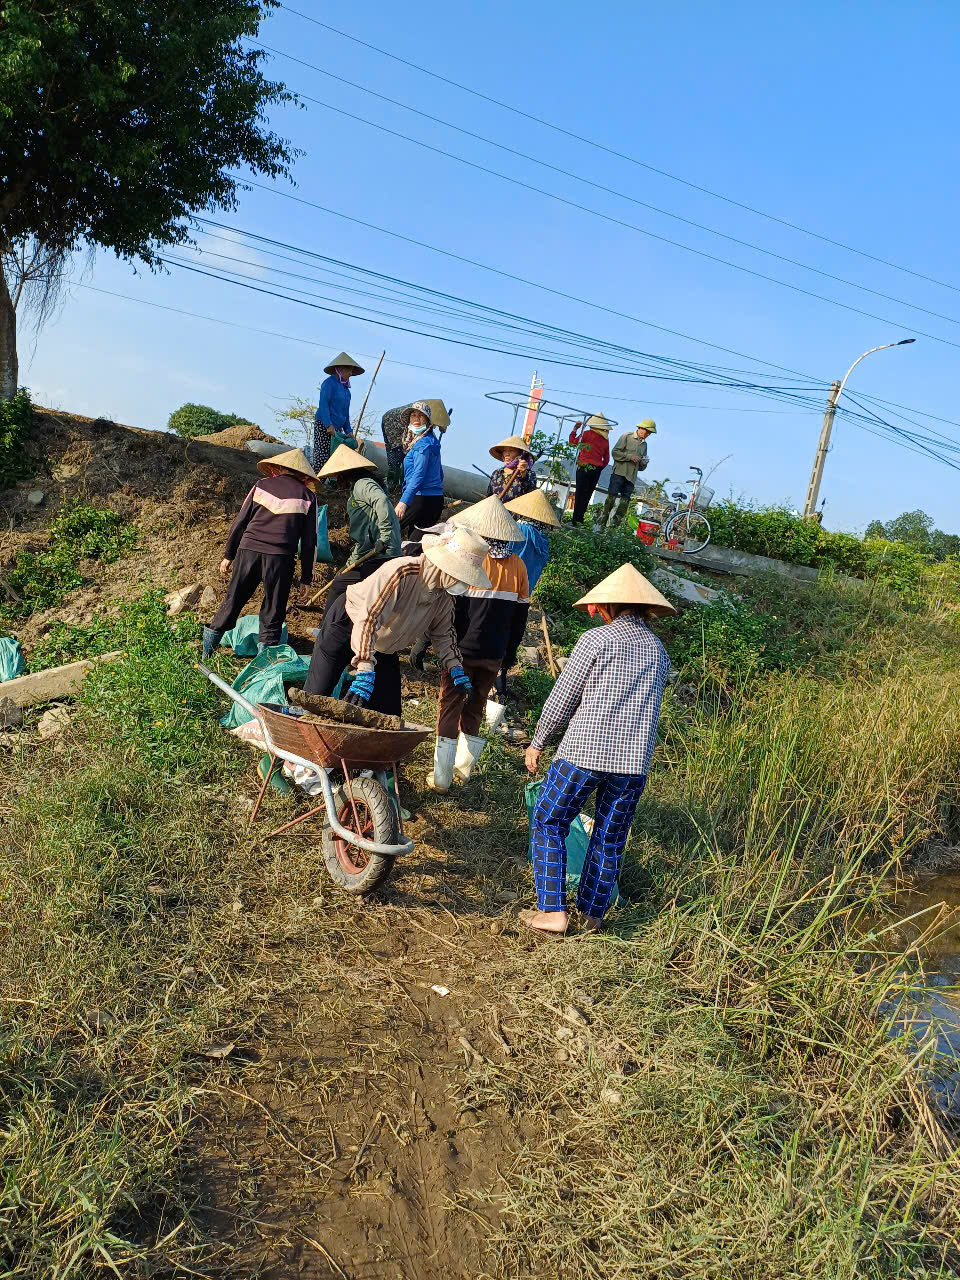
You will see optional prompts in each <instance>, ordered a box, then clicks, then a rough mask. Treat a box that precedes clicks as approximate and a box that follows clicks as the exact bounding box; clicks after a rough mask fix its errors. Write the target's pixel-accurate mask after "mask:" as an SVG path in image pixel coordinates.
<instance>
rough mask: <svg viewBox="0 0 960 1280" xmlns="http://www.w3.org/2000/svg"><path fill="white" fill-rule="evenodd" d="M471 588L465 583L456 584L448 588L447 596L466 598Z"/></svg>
mask: <svg viewBox="0 0 960 1280" xmlns="http://www.w3.org/2000/svg"><path fill="white" fill-rule="evenodd" d="M469 590H470V588H469V587H468V586H467V584H466V583H465V582H455V583H454V584H453V586H452V587H447V594H448V595H451V596H465V595H466V594H467V592H468V591H469Z"/></svg>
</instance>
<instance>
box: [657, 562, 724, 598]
mask: <svg viewBox="0 0 960 1280" xmlns="http://www.w3.org/2000/svg"><path fill="white" fill-rule="evenodd" d="M650 580H651V582H653V584H654V586H657V587H659V588H660V590H661V591H663V592H665V593H666V595H668V596H674V597H675V598H676V599H679V600H689V601H690V602H691V603H692V604H713V602H714V600H719V599H720V592H719V591H714V589H713V588H712V587H704V586H701V585H700V583H699V582H691V581H690V579H689V578H681V577H680V575H679V574H676V573H671V572H670V570H669V569H654V571H653V573H651V575H650Z"/></svg>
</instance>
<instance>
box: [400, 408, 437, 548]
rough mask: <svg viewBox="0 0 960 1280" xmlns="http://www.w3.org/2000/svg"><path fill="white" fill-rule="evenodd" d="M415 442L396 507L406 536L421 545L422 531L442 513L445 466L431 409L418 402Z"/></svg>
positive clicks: (414, 413) (412, 424)
mask: <svg viewBox="0 0 960 1280" xmlns="http://www.w3.org/2000/svg"><path fill="white" fill-rule="evenodd" d="M409 429H410V431H411V432H412V433H413V443H412V444H411V445H410V448H409V449H408V450H407V455H406V457H405V458H404V460H403V491H402V493H401V494H400V501H399V502H398V503H397V505H396V508H395V510H396V513H397V519H398V520H399V521H400V529H401V531H402V533H403V536H404V537H405V538H406V539H407V540H408V541H410V542H416V543H419V542H420V541H421V539H422V537H423V530H424V529H429V528H430V527H431V525H435V524H436V523H437V521H438V520H439V519H440V513H441V512H442V511H443V466H442V465H441V462H440V441H439V440H438V439H437V437H436V436H435V435H434V433H433V426H432V423H431V412H430V406H429V404H428V403H427V402H426V401H425V400H418V401H417V403H416V404H413V405H411V406H410V428H409Z"/></svg>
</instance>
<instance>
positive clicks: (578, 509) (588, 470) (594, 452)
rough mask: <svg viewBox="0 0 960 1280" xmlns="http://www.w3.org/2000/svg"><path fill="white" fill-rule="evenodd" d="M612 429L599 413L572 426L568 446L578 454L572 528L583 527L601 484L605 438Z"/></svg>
mask: <svg viewBox="0 0 960 1280" xmlns="http://www.w3.org/2000/svg"><path fill="white" fill-rule="evenodd" d="M612 425H613V424H612V423H610V422H608V421H607V419H606V418H605V417H604V416H603V414H602V413H594V414H592V415H591V416H590V417H589V418H588V419H587V421H586V423H583V422H577V423H574V427H573V430H572V431H571V432H570V443H571V444H578V445H579V446H580V451H579V453H578V454H577V487H576V493H575V495H574V499H573V523H574V524H583V517H584V516H585V515H586V513H587V507H589V505H590V499H591V498H592V497H593V495H594V492H595V491H596V488H597V484H598V482H599V480H600V472H601V471H602V470H603V468H604V467H605V466H606V465H607V463H608V462H609V461H610V444H609V441H608V439H607V437H608V436H609V435H610V427H611V426H612Z"/></svg>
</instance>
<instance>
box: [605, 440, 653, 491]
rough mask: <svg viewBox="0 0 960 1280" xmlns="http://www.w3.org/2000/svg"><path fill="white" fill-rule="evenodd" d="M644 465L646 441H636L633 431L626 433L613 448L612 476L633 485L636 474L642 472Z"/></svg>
mask: <svg viewBox="0 0 960 1280" xmlns="http://www.w3.org/2000/svg"><path fill="white" fill-rule="evenodd" d="M641 464H642V465H641ZM646 465H647V442H646V440H638V439H637V435H636V432H635V431H628V432H627V433H626V435H622V436H621V437H620V439H619V440H618V441H617V443H616V444H615V445H614V446H613V474H614V475H615V476H623V478H624V480H629V481H630V483H631V484H635V483H636V479H637V472H638V471H642V470H643V469H644V467H645V466H646Z"/></svg>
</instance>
